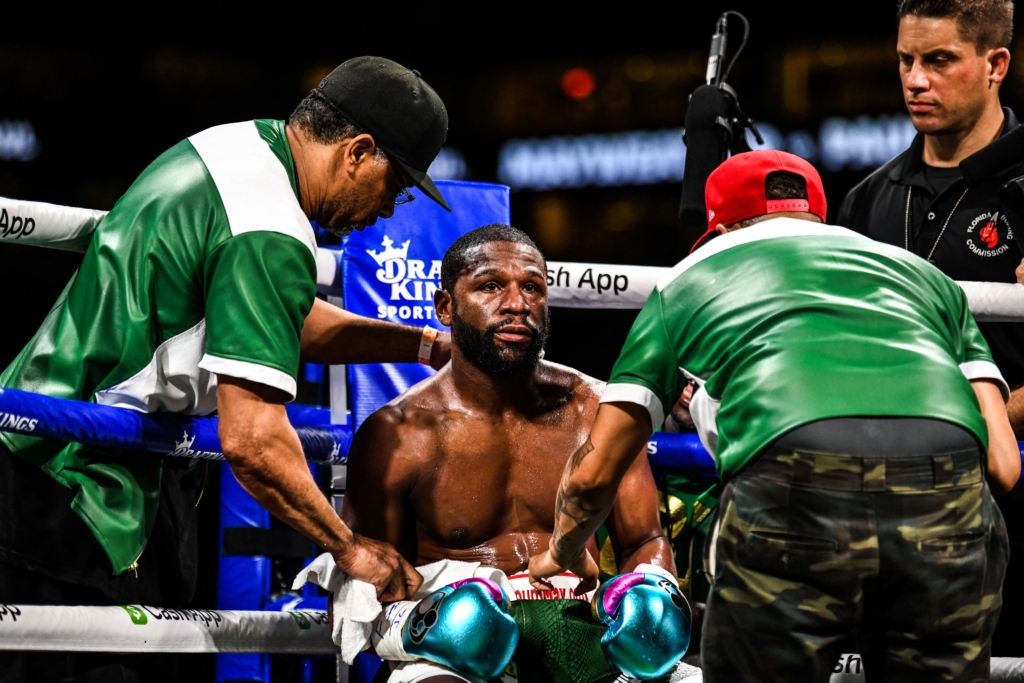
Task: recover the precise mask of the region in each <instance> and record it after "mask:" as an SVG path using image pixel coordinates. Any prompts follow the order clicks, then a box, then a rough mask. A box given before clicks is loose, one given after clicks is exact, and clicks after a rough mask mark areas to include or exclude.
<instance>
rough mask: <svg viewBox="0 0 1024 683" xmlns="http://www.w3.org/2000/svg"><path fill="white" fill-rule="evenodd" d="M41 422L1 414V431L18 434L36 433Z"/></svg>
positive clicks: (10, 414) (12, 414)
mask: <svg viewBox="0 0 1024 683" xmlns="http://www.w3.org/2000/svg"><path fill="white" fill-rule="evenodd" d="M37 424H39V420H33V419H31V418H28V417H23V416H21V415H15V414H14V413H0V429H3V430H6V431H16V432H34V431H35V430H36V425H37Z"/></svg>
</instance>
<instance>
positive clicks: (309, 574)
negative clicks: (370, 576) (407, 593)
mask: <svg viewBox="0 0 1024 683" xmlns="http://www.w3.org/2000/svg"><path fill="white" fill-rule="evenodd" d="M307 582H310V583H315V584H316V585H318V586H320V587H321V588H323V589H324V590H326V591H328V592H330V593H331V594H333V596H334V602H333V607H334V629H333V630H332V631H331V637H332V638H333V639H334V643H335V644H336V645H340V646H341V658H342V659H343V660H345V663H346V664H352V662H353V660H355V658H356V655H357V654H359V653H360V652H362V651H363V650H365V649H366V647H367V645H369V644H370V633H371V632H372V631H373V620H374V619H376V618H377V615H379V614H380V611H381V604H380V602H378V601H377V589H376V588H374V586H373V584H372V583H367V582H365V581H360V580H358V579H353V578H351V577H350V576H349V575H348V574H346V573H345V572H344V570H342V569H339V568H338V565H337V564H336V563H335V562H334V557H333V556H331V554H330V553H324V554H323V555H321V556H320V557H318V558H316V559H315V560H313V561H312V562H311V563H310V564H309V565H308V566H307V567H306V568H305V569H303V570H302V571H301V572H299V574H298V576H296V577H295V581H293V582H292V589H293V590H298V589H299V588H302V586H303V584H305V583H307Z"/></svg>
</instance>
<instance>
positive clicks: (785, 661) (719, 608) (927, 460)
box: [701, 449, 1009, 683]
mask: <svg viewBox="0 0 1024 683" xmlns="http://www.w3.org/2000/svg"><path fill="white" fill-rule="evenodd" d="M716 514H717V515H718V517H717V519H716V520H715V526H714V527H713V528H712V535H711V539H710V541H709V543H708V551H707V558H706V561H707V564H708V571H709V574H710V575H711V576H712V577H713V583H712V587H711V595H710V598H709V600H708V611H707V614H706V616H705V621H704V639H703V645H702V648H701V658H702V663H703V667H704V676H705V680H706V681H708V683H723V682H727V683H740V682H742V681H780V682H782V681H785V682H786V683H789V682H791V681H801V682H803V681H822V682H825V681H828V679H829V675H830V673H831V671H832V668H833V666H834V665H835V663H836V661H837V659H838V658H839V655H840V654H841V653H843V652H860V653H861V654H862V655H863V660H864V672H865V675H866V677H867V679H868V680H869V681H901V682H908V681H940V680H942V681H987V680H988V679H989V658H990V655H989V653H990V646H991V641H992V633H993V631H994V630H995V625H996V620H997V619H998V617H999V609H1000V606H1001V601H1002V582H1003V574H1004V573H1005V571H1006V564H1007V560H1008V554H1009V550H1008V543H1007V537H1006V528H1005V526H1004V524H1003V518H1002V515H1001V514H1000V512H999V509H998V508H997V507H996V505H995V503H994V501H993V500H992V495H991V493H990V492H989V488H988V485H987V484H986V483H985V481H984V476H983V472H982V468H981V465H980V457H979V454H978V452H977V451H967V452H961V453H952V454H945V455H936V456H927V457H912V458H860V457H852V456H843V455H831V454H821V453H805V452H793V451H781V450H777V449H775V450H770V451H768V452H766V453H765V454H763V455H761V456H760V457H759V458H758V459H757V460H756V461H755V462H754V463H753V464H752V465H750V466H749V467H748V468H747V469H746V470H745V471H744V472H743V473H741V474H740V475H739V476H737V477H736V478H735V479H733V480H732V481H731V482H729V484H728V485H727V486H726V488H725V491H724V493H723V495H722V499H721V502H720V504H719V508H718V511H717V513H716Z"/></svg>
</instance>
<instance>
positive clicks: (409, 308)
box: [366, 235, 441, 320]
mask: <svg viewBox="0 0 1024 683" xmlns="http://www.w3.org/2000/svg"><path fill="white" fill-rule="evenodd" d="M411 241H412V240H406V241H404V242H402V246H401V247H398V248H396V247H395V242H394V240H392V239H391V238H390V237H388V236H387V235H385V236H384V241H383V242H381V246H382V247H384V248H383V249H380V250H379V251H378V250H377V249H367V250H366V253H367V254H369V255H370V256H371V257H372V258H373V260H374V261H376V262H377V265H378V266H380V269H379V270H378V271H377V273H376V275H377V280H378V281H380V282H382V283H383V284H385V285H387V286H388V287H389V290H388V298H389V300H390V302H391V303H390V304H380V305H379V306H377V317H378V318H381V319H398V320H433V318H434V292H435V291H437V290H438V289H440V288H441V283H440V279H441V261H440V260H439V259H438V260H433V261H430V267H429V270H428V268H427V262H426V261H422V260H419V259H411V258H409V244H410V242H411Z"/></svg>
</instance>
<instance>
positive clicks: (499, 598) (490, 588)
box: [448, 577, 506, 605]
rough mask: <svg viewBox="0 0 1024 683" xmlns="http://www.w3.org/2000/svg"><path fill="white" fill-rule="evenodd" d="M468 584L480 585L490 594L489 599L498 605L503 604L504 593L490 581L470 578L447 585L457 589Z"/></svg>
mask: <svg viewBox="0 0 1024 683" xmlns="http://www.w3.org/2000/svg"><path fill="white" fill-rule="evenodd" d="M468 583H482V584H483V585H484V586H485V587H486V588H487V592H489V593H490V594H491V598H492V599H493V600H494V602H496V603H498V604H499V605H504V604H505V600H506V598H505V591H503V590H501V586H499V585H498V584H496V583H494V582H493V581H491V580H490V579H483V578H478V577H472V578H469V579H462V580H461V581H456V582H455V583H450V584H448V585H449V586H450V587H451V588H459V587H461V586H465V585H466V584H468Z"/></svg>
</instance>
